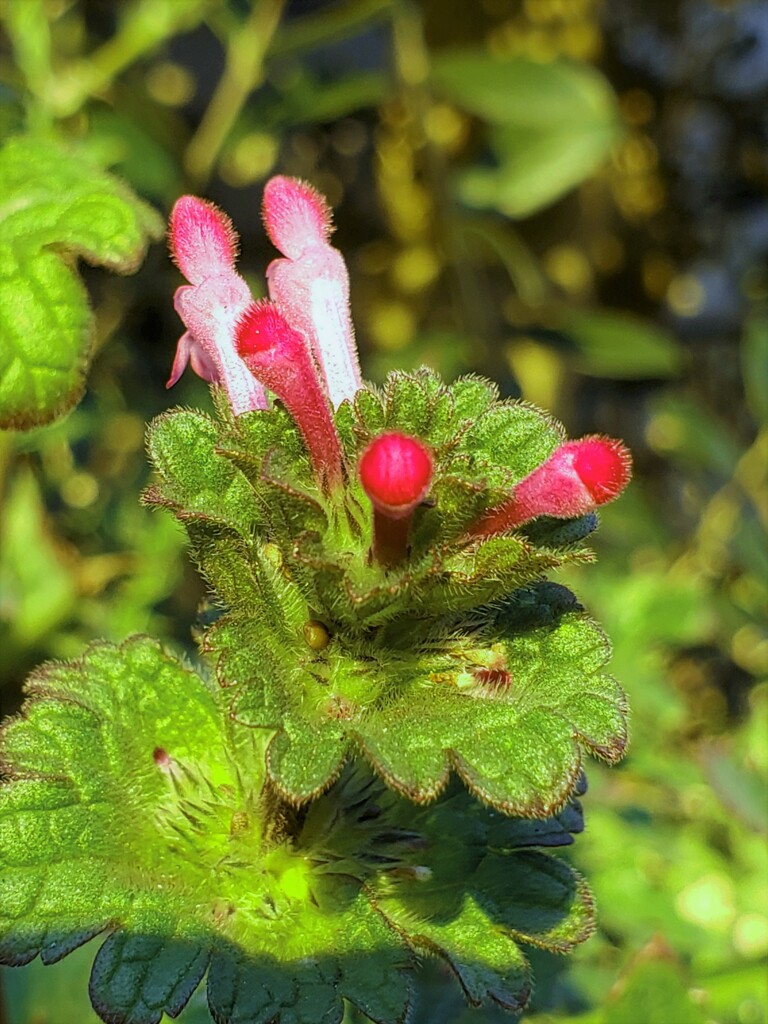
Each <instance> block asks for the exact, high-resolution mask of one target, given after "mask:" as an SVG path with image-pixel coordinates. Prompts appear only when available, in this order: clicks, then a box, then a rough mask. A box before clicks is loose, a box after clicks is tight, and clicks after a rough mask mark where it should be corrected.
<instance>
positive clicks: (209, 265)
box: [167, 196, 268, 415]
mask: <svg viewBox="0 0 768 1024" xmlns="http://www.w3.org/2000/svg"><path fill="white" fill-rule="evenodd" d="M168 236H169V242H170V248H171V253H172V255H173V258H174V260H175V262H176V264H177V266H178V267H179V270H180V271H181V272H182V274H183V275H184V277H186V279H187V280H188V281H189V284H188V285H182V286H181V287H180V288H178V289H177V290H176V294H175V296H174V300H173V302H174V307H175V309H176V312H177V313H178V314H179V316H180V317H181V319H182V320H183V321H184V325H185V326H186V328H187V330H186V331H185V332H184V334H182V336H181V338H180V339H179V343H178V345H177V347H176V356H175V358H174V361H173V367H172V369H171V376H170V378H169V380H168V384H167V387H172V386H173V385H174V384H175V383H176V381H177V380H178V379H179V377H180V376H181V374H182V373H183V372H184V369H185V367H186V365H187V363H190V364H191V366H192V369H193V370H194V371H195V373H197V375H198V376H199V377H202V378H203V380H207V381H209V382H210V383H217V384H221V385H222V386H223V387H224V388H226V391H227V394H228V396H229V401H230V404H231V405H232V409H233V411H234V413H235V415H239V414H240V413H243V412H249V411H250V410H252V409H266V408H267V407H268V403H267V396H266V393H265V391H264V388H263V387H262V386H261V385H260V384H259V383H258V381H256V380H255V379H254V377H253V374H252V373H250V371H249V370H248V368H247V367H246V366H245V364H244V363H243V361H242V359H241V358H240V357H239V355H238V354H237V351H236V349H235V326H236V324H237V321H238V320H239V319H240V317H241V316H242V314H243V313H244V312H245V310H246V309H247V308H248V306H249V305H250V304H251V303H252V302H253V296H252V295H251V293H250V290H249V288H248V286H247V285H246V283H245V281H244V280H243V279H242V277H240V275H239V274H238V273H237V272H236V271H235V257H236V254H237V235H236V233H235V231H234V228H233V227H232V224H231V222H230V220H229V218H228V217H227V216H226V215H225V214H224V213H222V212H221V210H219V209H217V208H216V207H215V206H214V205H213V204H212V203H209V202H206V201H205V200H204V199H198V198H196V197H195V196H182V197H181V199H179V200H178V201H177V202H176V204H175V206H174V207H173V210H172V212H171V220H170V228H169V233H168Z"/></svg>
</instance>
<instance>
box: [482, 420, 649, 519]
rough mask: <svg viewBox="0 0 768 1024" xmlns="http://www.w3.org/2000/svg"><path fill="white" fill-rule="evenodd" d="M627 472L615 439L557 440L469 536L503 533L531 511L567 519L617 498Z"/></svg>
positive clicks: (626, 456) (620, 446)
mask: <svg viewBox="0 0 768 1024" xmlns="http://www.w3.org/2000/svg"><path fill="white" fill-rule="evenodd" d="M631 475H632V459H631V456H630V454H629V451H628V450H627V449H626V448H625V447H624V445H623V444H622V443H621V441H616V440H614V439H613V438H610V437H583V438H582V439H581V440H580V441H567V442H566V443H565V444H562V445H560V447H559V448H557V449H556V450H555V451H554V452H553V453H552V454H551V455H550V456H549V458H548V459H547V460H546V461H545V462H543V463H542V464H541V465H540V466H537V467H536V469H534V471H533V472H532V473H529V474H528V476H527V477H525V478H524V479H523V480H521V481H520V483H519V484H517V486H516V487H515V488H514V490H513V491H512V494H511V495H510V497H509V498H508V500H507V501H505V502H504V503H503V504H501V505H498V506H497V507H496V508H493V509H490V510H489V511H488V512H486V513H485V515H484V516H482V518H481V519H479V520H478V522H477V523H475V524H474V526H473V527H472V528H471V530H470V534H471V535H472V536H473V537H488V536H491V535H492V534H495V533H504V532H506V531H507V530H512V529H514V528H515V527H516V526H520V525H521V524H523V523H527V522H528V521H529V520H531V519H535V518H536V517H537V516H555V517H556V518H560V519H570V518H572V517H573V516H581V515H584V514H585V513H586V512H591V511H592V510H593V509H595V508H597V506H598V505H604V504H605V503H606V502H609V501H613V499H614V498H618V496H619V494H621V492H622V491H623V490H624V488H625V487H626V486H627V484H628V483H629V480H630V477H631Z"/></svg>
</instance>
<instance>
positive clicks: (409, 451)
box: [357, 433, 432, 519]
mask: <svg viewBox="0 0 768 1024" xmlns="http://www.w3.org/2000/svg"><path fill="white" fill-rule="evenodd" d="M357 471H358V474H359V476H360V483H361V484H362V485H363V490H364V491H365V493H366V494H367V495H368V497H369V498H370V499H371V502H372V503H373V505H374V507H375V508H377V509H379V510H380V511H381V512H384V513H386V515H388V516H390V517H391V518H392V519H402V518H403V516H407V515H409V514H410V513H411V512H413V510H414V509H415V508H416V506H417V505H418V504H419V503H420V502H422V501H423V500H424V498H425V497H426V495H427V493H428V491H429V487H430V484H431V483H432V456H431V454H430V453H429V451H428V449H427V448H426V447H425V446H424V445H423V444H422V443H421V441H418V440H417V439H416V438H415V437H408V436H407V435H406V434H397V433H391V434H380V435H379V437H377V438H376V439H375V440H373V441H371V443H370V444H369V445H368V447H367V448H366V449H365V451H364V452H363V454H362V456H361V457H360V462H359V464H358V468H357Z"/></svg>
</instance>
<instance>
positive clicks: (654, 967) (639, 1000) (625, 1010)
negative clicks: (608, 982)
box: [603, 940, 707, 1024]
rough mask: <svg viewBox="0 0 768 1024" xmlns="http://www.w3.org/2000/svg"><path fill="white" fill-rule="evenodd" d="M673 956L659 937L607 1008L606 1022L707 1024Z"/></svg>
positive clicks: (605, 1023)
mask: <svg viewBox="0 0 768 1024" xmlns="http://www.w3.org/2000/svg"><path fill="white" fill-rule="evenodd" d="M706 1019H707V1018H706V1017H705V1015H704V1013H703V1012H702V1011H701V1010H700V1009H699V1007H698V1006H696V1004H695V1003H694V1002H693V1001H692V1000H691V997H690V996H689V994H688V987H687V985H686V984H685V983H684V981H683V978H682V976H681V972H680V969H679V967H678V965H677V964H676V963H675V959H674V956H673V955H672V954H671V953H670V952H669V951H668V950H666V949H665V948H664V946H663V943H662V942H661V941H659V940H656V941H655V942H653V943H651V944H650V945H649V946H648V947H646V949H645V950H643V951H642V953H641V954H640V955H639V956H638V958H637V960H636V961H635V963H634V964H633V965H632V966H631V968H630V969H629V971H628V972H627V973H626V974H625V976H624V977H623V978H622V979H621V980H620V983H619V985H618V986H617V988H616V989H615V992H614V995H613V998H612V999H610V1001H609V1002H608V1005H607V1006H606V1007H605V1012H604V1016H603V1024H636V1021H638V1020H642V1021H647V1024H669V1022H670V1021H675V1024H704V1021H705V1020H706Z"/></svg>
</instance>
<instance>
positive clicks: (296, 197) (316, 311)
mask: <svg viewBox="0 0 768 1024" xmlns="http://www.w3.org/2000/svg"><path fill="white" fill-rule="evenodd" d="M264 224H265V226H266V229H267V234H268V235H269V237H270V238H271V239H272V241H273V242H274V244H275V245H276V246H277V248H278V249H279V250H280V251H281V252H282V253H284V254H285V256H286V257H287V258H286V259H277V260H273V261H272V263H270V265H269V267H268V268H267V281H268V284H269V295H270V298H271V299H273V301H275V302H276V303H277V304H278V305H279V306H280V308H281V309H282V310H283V311H284V312H285V315H286V316H287V318H288V320H289V321H290V322H291V323H292V324H293V325H294V327H296V328H297V329H298V330H299V331H301V333H302V334H303V335H304V336H305V337H306V338H307V340H308V341H309V344H310V348H311V350H312V354H313V355H314V358H315V361H316V362H317V364H318V366H319V367H320V368H321V370H322V372H323V376H324V378H325V386H326V390H327V392H328V397H329V398H330V400H331V404H332V405H333V407H334V408H336V407H337V406H339V405H340V404H341V403H342V402H343V401H344V399H347V398H352V397H353V396H354V394H355V392H356V391H358V390H359V388H360V385H361V376H360V365H359V362H358V358H357V346H356V344H355V336H354V330H353V328H352V320H351V317H350V311H349V275H348V274H347V267H346V264H345V263H344V259H343V257H342V255H341V253H339V252H338V251H337V250H336V249H334V248H333V247H332V246H331V245H329V243H328V239H329V237H330V235H331V233H332V231H333V224H332V220H331V211H330V209H329V208H328V204H327V203H326V201H325V199H324V198H323V197H322V196H321V195H320V194H319V193H318V192H316V191H315V189H313V188H312V186H311V185H307V184H306V182H303V181H299V180H297V179H296V178H286V177H282V176H278V177H275V178H271V179H270V180H269V181H268V182H267V185H266V187H265V189H264Z"/></svg>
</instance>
